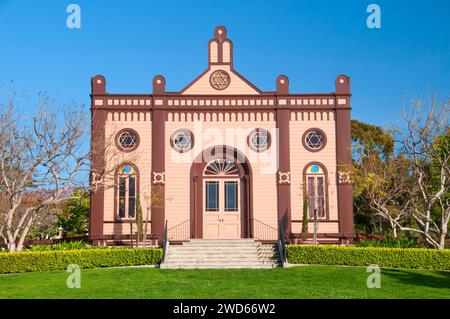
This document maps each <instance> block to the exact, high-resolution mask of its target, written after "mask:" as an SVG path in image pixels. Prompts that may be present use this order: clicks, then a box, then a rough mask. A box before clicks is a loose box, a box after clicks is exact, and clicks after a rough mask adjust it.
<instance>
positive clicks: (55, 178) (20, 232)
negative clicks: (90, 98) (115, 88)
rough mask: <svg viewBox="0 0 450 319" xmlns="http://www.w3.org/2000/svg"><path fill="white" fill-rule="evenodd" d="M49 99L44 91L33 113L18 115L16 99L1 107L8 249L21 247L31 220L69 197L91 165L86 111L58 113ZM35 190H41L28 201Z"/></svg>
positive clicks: (3, 228) (0, 174) (0, 188)
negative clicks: (86, 143) (85, 145)
mask: <svg viewBox="0 0 450 319" xmlns="http://www.w3.org/2000/svg"><path fill="white" fill-rule="evenodd" d="M50 104H51V103H50V101H49V99H48V98H46V97H44V96H41V97H40V101H39V106H38V111H37V112H36V113H35V114H33V115H31V116H19V115H17V114H16V113H15V109H16V107H17V105H15V101H14V100H11V101H9V102H8V104H7V105H2V106H1V108H0V193H1V196H2V198H3V202H4V203H5V205H2V207H0V215H1V218H0V220H1V222H2V224H1V225H0V235H1V237H2V239H3V241H4V242H5V243H6V244H7V247H8V250H9V251H21V250H22V248H23V244H24V241H25V238H26V236H27V234H28V232H29V230H30V228H31V227H32V225H33V223H34V222H35V221H36V220H39V219H42V218H39V217H43V215H45V213H46V212H48V211H50V210H51V209H53V208H52V207H53V206H55V205H57V204H59V203H61V202H63V201H65V200H67V199H69V198H71V194H72V193H73V189H75V188H77V187H80V186H83V185H82V182H81V181H80V179H79V178H80V173H81V172H82V171H83V170H84V171H86V172H87V171H88V169H89V156H88V152H85V151H84V150H83V147H84V145H83V137H84V136H85V133H86V124H85V123H86V120H85V114H84V113H83V111H80V110H76V111H71V110H68V109H66V110H65V111H64V112H63V113H62V114H61V116H57V114H56V112H54V111H52V110H51V107H50ZM36 190H38V191H39V196H34V197H33V200H32V201H29V200H28V199H29V194H30V193H31V192H33V191H34V192H36ZM27 201H28V202H27ZM25 204H26V205H25Z"/></svg>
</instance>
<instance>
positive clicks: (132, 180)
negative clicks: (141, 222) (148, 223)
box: [117, 165, 137, 219]
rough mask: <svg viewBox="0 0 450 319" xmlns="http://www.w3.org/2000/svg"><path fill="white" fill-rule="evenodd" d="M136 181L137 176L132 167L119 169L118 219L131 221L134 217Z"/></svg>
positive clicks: (125, 166)
mask: <svg viewBox="0 0 450 319" xmlns="http://www.w3.org/2000/svg"><path fill="white" fill-rule="evenodd" d="M136 179H137V174H136V171H135V169H134V168H133V167H132V166H130V165H124V166H123V167H121V168H120V169H119V174H118V177H117V185H118V201H117V215H118V217H119V218H120V219H132V218H134V217H135V216H136V197H137V190H136V185H137V180H136Z"/></svg>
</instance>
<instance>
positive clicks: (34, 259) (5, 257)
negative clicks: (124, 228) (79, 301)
mask: <svg viewBox="0 0 450 319" xmlns="http://www.w3.org/2000/svg"><path fill="white" fill-rule="evenodd" d="M161 258H162V249H159V248H139V249H132V248H115V249H105V248H103V249H82V250H55V251H30V252H15V253H2V254H0V274H7V273H17V272H29V271H53V270H65V269H67V266H68V265H70V264H76V265H79V266H80V268H96V267H116V266H137V265H155V264H157V263H159V262H160V261H161Z"/></svg>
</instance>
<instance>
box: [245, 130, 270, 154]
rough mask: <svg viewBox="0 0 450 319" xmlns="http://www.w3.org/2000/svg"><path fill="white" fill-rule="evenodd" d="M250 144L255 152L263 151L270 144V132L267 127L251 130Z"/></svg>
mask: <svg viewBox="0 0 450 319" xmlns="http://www.w3.org/2000/svg"><path fill="white" fill-rule="evenodd" d="M248 139H249V141H248V144H249V146H250V148H251V149H252V150H253V151H255V152H262V151H265V150H267V149H268V148H269V146H270V133H269V132H268V131H267V130H265V129H261V128H259V129H256V130H253V131H251V132H250V134H249V136H248Z"/></svg>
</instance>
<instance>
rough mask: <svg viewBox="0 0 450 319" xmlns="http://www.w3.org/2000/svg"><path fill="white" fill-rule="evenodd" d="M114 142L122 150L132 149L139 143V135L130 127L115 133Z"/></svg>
mask: <svg viewBox="0 0 450 319" xmlns="http://www.w3.org/2000/svg"><path fill="white" fill-rule="evenodd" d="M116 144H117V147H118V148H120V149H121V150H122V151H125V152H129V151H132V150H134V149H136V147H137V146H138V144H139V135H138V134H137V132H136V131H134V130H132V129H124V130H121V131H120V132H119V133H117V138H116Z"/></svg>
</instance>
